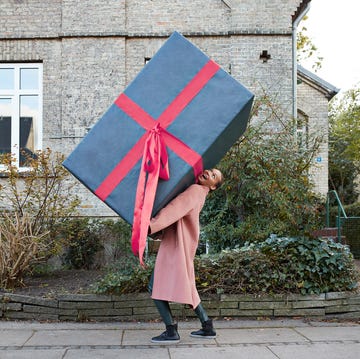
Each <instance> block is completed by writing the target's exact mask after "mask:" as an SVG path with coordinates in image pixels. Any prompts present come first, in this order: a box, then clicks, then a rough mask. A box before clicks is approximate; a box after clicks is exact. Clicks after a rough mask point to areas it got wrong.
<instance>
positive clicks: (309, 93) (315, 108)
mask: <svg viewBox="0 0 360 359" xmlns="http://www.w3.org/2000/svg"><path fill="white" fill-rule="evenodd" d="M297 101H298V109H299V110H300V111H302V112H303V113H304V114H305V115H306V116H307V117H308V118H309V119H311V121H309V139H310V140H312V139H314V138H315V137H318V138H320V140H321V144H320V147H319V151H318V153H317V154H316V156H315V158H314V160H313V163H312V165H311V168H310V172H309V175H310V179H311V180H312V181H313V183H314V185H315V191H316V192H318V193H320V194H321V195H323V196H326V194H327V192H328V174H329V171H328V164H329V157H328V151H329V146H328V136H329V130H328V106H329V100H328V99H327V98H326V96H325V95H324V93H322V92H321V91H319V89H317V88H316V87H314V86H312V85H311V84H309V83H308V82H307V81H302V82H301V83H300V84H299V85H298V87H297Z"/></svg>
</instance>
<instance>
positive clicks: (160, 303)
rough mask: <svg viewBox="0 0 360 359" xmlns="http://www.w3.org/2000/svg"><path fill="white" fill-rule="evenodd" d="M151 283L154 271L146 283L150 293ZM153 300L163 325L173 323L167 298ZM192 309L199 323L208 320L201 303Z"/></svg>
mask: <svg viewBox="0 0 360 359" xmlns="http://www.w3.org/2000/svg"><path fill="white" fill-rule="evenodd" d="M153 283H154V273H153V274H152V275H151V278H150V282H149V285H148V291H149V293H150V295H151V293H152V288H153ZM153 301H154V303H155V306H156V308H157V309H158V311H159V313H160V316H161V319H162V320H163V322H164V323H165V325H171V324H174V321H173V317H172V313H171V309H170V305H169V302H168V301H167V300H160V299H153ZM194 311H195V314H196V315H197V317H198V318H199V319H200V322H201V324H203V323H204V322H206V321H207V320H209V317H208V316H207V314H206V311H205V309H204V307H203V306H202V304H201V303H199V305H198V306H197V307H196V308H195V309H194Z"/></svg>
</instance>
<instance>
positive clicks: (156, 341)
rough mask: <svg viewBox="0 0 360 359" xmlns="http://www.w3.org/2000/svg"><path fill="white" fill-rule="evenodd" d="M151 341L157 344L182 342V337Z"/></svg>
mask: <svg viewBox="0 0 360 359" xmlns="http://www.w3.org/2000/svg"><path fill="white" fill-rule="evenodd" d="M150 341H151V343H155V344H177V343H179V342H180V339H179V340H163V341H160V340H152V339H151V340H150Z"/></svg>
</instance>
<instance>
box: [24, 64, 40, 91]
mask: <svg viewBox="0 0 360 359" xmlns="http://www.w3.org/2000/svg"><path fill="white" fill-rule="evenodd" d="M38 88H39V69H20V89H21V90H37V89H38Z"/></svg>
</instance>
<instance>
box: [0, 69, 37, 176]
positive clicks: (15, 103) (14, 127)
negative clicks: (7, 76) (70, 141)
mask: <svg viewBox="0 0 360 359" xmlns="http://www.w3.org/2000/svg"><path fill="white" fill-rule="evenodd" d="M0 67H1V68H10V69H14V72H15V83H14V89H12V90H2V89H0V98H2V99H11V102H12V104H11V109H12V112H11V119H12V121H11V152H12V155H13V156H14V158H15V163H14V164H15V165H16V167H17V168H18V169H19V171H26V170H28V168H26V167H20V163H19V161H20V158H19V157H20V156H19V146H20V144H19V143H18V142H19V140H20V96H24V95H36V96H38V100H39V101H38V103H39V118H37V121H35V123H34V149H35V151H37V150H41V149H42V138H43V64H42V63H40V62H36V63H0ZM26 68H28V69H29V68H30V69H34V68H36V69H38V70H39V71H38V84H39V86H38V89H37V90H34V89H32V90H22V89H20V69H26ZM4 169H5V167H4V165H2V164H1V163H0V170H4Z"/></svg>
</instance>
